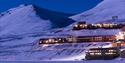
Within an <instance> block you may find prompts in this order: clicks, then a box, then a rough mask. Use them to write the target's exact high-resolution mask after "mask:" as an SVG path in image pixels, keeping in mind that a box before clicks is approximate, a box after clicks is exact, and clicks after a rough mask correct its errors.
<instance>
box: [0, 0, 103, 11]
mask: <svg viewBox="0 0 125 63" xmlns="http://www.w3.org/2000/svg"><path fill="white" fill-rule="evenodd" d="M101 1H102V0H0V12H3V11H6V10H7V9H10V8H12V7H16V6H18V5H20V4H24V3H28V4H29V3H31V4H35V5H38V6H39V7H41V8H46V9H50V10H54V11H59V12H64V13H80V12H83V11H86V10H88V9H91V8H93V7H94V6H96V5H97V4H98V3H100V2H101Z"/></svg>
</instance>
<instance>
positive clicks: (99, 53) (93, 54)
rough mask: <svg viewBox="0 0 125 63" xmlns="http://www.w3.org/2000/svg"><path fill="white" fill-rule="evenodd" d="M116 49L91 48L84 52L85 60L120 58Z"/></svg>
mask: <svg viewBox="0 0 125 63" xmlns="http://www.w3.org/2000/svg"><path fill="white" fill-rule="evenodd" d="M119 51H120V50H119V49H118V48H91V49H89V50H88V51H86V56H85V58H86V59H87V60H110V59H115V58H117V57H119V56H120V53H119Z"/></svg>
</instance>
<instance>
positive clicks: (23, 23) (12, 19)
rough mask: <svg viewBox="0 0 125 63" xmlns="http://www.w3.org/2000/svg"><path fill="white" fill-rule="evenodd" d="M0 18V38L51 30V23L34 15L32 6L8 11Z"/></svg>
mask: <svg viewBox="0 0 125 63" xmlns="http://www.w3.org/2000/svg"><path fill="white" fill-rule="evenodd" d="M10 10H11V11H9V14H7V13H6V14H5V15H4V16H2V17H1V18H0V36H1V35H10V34H13V35H18V34H24V33H34V32H40V31H42V30H48V29H51V27H52V26H51V25H52V23H51V22H50V21H49V20H43V19H41V18H39V16H37V15H36V12H35V10H34V8H33V6H32V5H28V6H21V7H18V8H14V9H10Z"/></svg>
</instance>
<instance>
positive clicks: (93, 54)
mask: <svg viewBox="0 0 125 63" xmlns="http://www.w3.org/2000/svg"><path fill="white" fill-rule="evenodd" d="M102 54H106V55H113V54H116V53H112V52H110V53H107V52H106V53H90V55H102Z"/></svg>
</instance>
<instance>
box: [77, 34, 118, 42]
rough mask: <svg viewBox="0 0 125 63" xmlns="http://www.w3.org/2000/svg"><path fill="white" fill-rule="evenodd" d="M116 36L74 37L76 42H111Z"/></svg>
mask: <svg viewBox="0 0 125 63" xmlns="http://www.w3.org/2000/svg"><path fill="white" fill-rule="evenodd" d="M115 39H116V36H113V35H109V36H79V37H76V40H77V42H80V41H81V42H113V41H114V40H115Z"/></svg>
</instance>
